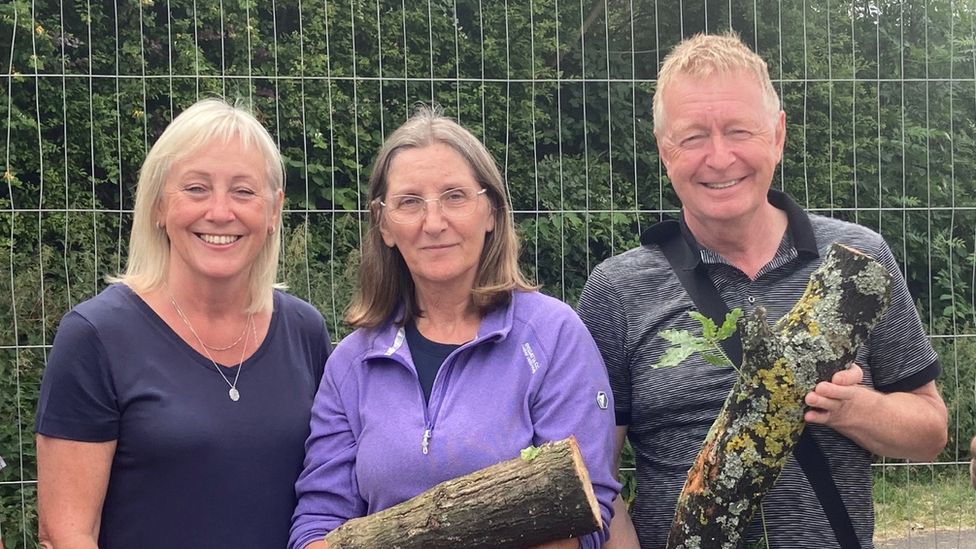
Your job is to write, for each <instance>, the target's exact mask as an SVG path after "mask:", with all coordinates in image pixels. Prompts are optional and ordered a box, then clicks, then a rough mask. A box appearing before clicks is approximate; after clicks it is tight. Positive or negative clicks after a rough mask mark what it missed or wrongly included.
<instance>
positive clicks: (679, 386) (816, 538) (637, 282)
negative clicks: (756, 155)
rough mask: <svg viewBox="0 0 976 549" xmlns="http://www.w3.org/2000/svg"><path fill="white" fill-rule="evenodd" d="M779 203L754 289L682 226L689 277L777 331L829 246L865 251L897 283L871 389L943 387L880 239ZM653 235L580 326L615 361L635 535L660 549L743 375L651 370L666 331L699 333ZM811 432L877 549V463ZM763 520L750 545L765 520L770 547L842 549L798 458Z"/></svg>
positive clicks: (587, 294)
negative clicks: (775, 238)
mask: <svg viewBox="0 0 976 549" xmlns="http://www.w3.org/2000/svg"><path fill="white" fill-rule="evenodd" d="M769 201H770V203H771V204H773V205H774V206H776V207H777V208H779V209H781V210H783V211H784V212H785V213H786V215H787V218H788V223H789V224H788V229H787V231H786V232H785V234H784V236H783V239H782V242H781V243H780V246H779V248H778V250H777V251H776V254H775V256H774V257H773V259H772V260H771V261H770V262H769V263H768V264H767V265H765V266H764V267H763V268H762V269H761V270H760V271H759V273H758V274H757V275H756V277H755V279H750V278H749V277H748V276H746V275H745V274H744V273H742V272H741V271H740V270H739V269H737V268H735V267H733V266H732V265H731V264H729V262H728V261H727V260H725V259H724V258H723V257H722V256H721V255H720V254H718V253H716V252H714V251H712V250H708V249H705V248H702V247H701V246H700V245H699V244H698V243H697V242H696V241H695V239H694V237H693V236H692V235H691V233H690V232H689V231H688V229H687V227H686V226H684V225H683V224H682V236H683V237H684V239H685V242H686V243H687V245H688V248H687V253H686V254H685V259H684V260H685V261H688V266H689V267H693V266H695V265H697V264H698V263H699V262H700V263H701V264H703V265H704V267H705V268H706V271H707V273H708V275H709V277H710V278H711V280H712V282H713V283H714V284H715V287H716V288H717V289H718V291H719V294H720V295H721V296H722V299H723V300H724V301H725V303H726V304H727V305H728V306H729V307H730V308H736V307H738V308H741V309H742V310H743V312H744V313H745V314H747V315H748V314H750V313H751V312H752V311H753V310H754V309H755V308H756V307H758V306H760V305H761V306H763V307H765V308H766V311H767V315H768V319H769V322H770V324H772V323H774V322H776V320H778V319H779V318H780V317H781V316H783V315H784V314H786V313H787V312H788V311H789V310H790V309H791V308H792V307H793V305H794V304H795V303H796V301H797V300H798V299H799V298H800V297H801V296H802V295H803V291H804V289H805V288H806V285H807V281H808V280H809V277H810V274H811V273H812V272H813V270H814V269H816V268H817V266H819V264H820V261H821V254H825V253H826V251H827V249H828V248H829V247H830V245H831V244H833V243H834V242H838V243H842V244H845V245H847V246H850V247H852V248H856V249H858V250H860V251H862V252H864V253H866V254H868V255H870V256H872V257H874V258H875V259H877V260H878V261H879V262H880V263H881V264H883V265H884V266H885V267H886V268H887V269H888V271H889V272H890V273H891V276H892V288H891V306H890V308H889V309H888V311H887V312H886V313H885V316H884V318H883V319H882V320H881V322H880V323H879V324H878V326H877V327H876V328H875V330H874V332H872V334H871V336H870V338H869V339H868V341H867V342H865V344H864V345H862V346H861V348H860V349H859V350H858V353H857V359H856V360H857V363H858V364H859V365H861V367H862V368H863V369H864V384H865V385H867V386H870V387H874V388H875V389H878V390H880V391H884V392H893V391H907V390H912V389H915V388H917V387H920V386H922V385H924V384H926V383H928V382H929V381H932V380H933V379H935V378H936V377H938V375H939V371H940V367H939V362H938V358H937V357H936V354H935V351H934V350H933V349H932V345H931V344H930V342H929V340H928V338H927V337H926V335H925V333H924V331H923V328H922V323H921V320H920V319H919V316H918V312H917V311H916V309H915V306H914V303H913V300H912V297H911V295H910V294H909V292H908V288H907V286H906V284H905V280H904V278H903V277H902V275H901V272H900V271H899V269H898V265H897V263H896V261H895V258H894V256H893V255H892V253H891V250H890V249H889V248H888V246H887V244H886V243H885V242H884V240H883V239H882V237H881V236H880V235H879V234H877V233H875V232H873V231H871V230H869V229H867V228H865V227H862V226H860V225H855V224H852V223H847V222H844V221H840V220H836V219H831V218H827V217H822V216H818V215H813V214H807V213H806V212H804V211H803V210H802V209H801V208H800V207H799V206H798V205H797V204H796V203H795V202H794V201H793V200H792V199H791V198H790V197H789V196H787V195H786V194H784V193H781V192H779V191H774V190H771V191H770V192H769ZM655 230H657V229H656V227H652V228H651V229H649V231H648V232H647V233H645V234H644V235H643V237H642V243H643V245H642V246H641V247H639V248H635V249H632V250H629V251H627V252H624V253H622V254H620V255H618V256H615V257H612V258H610V259H607V260H606V261H604V262H603V263H601V264H599V265H598V266H597V267H596V268H595V269H594V270H593V273H592V274H591V275H590V277H589V279H588V280H587V282H586V286H585V287H584V289H583V293H582V295H581V296H580V300H579V315H580V317H581V318H582V319H583V322H584V323H585V324H586V326H587V327H588V328H589V330H590V332H591V333H592V334H593V337H594V339H595V340H596V342H597V345H598V346H599V347H600V351H601V353H602V355H603V359H604V360H605V361H606V364H607V370H608V372H609V375H610V385H611V387H612V389H613V393H614V400H615V406H616V410H615V411H616V416H617V424H618V425H621V426H624V425H626V426H627V427H628V438H629V440H630V442H631V445H632V446H633V448H634V452H635V455H636V465H637V498H636V500H635V502H634V505H633V507H632V509H631V514H632V516H633V520H634V525H635V527H636V529H637V534H638V537H639V538H640V541H641V546H642V547H644V548H654V549H657V548H661V547H664V546H665V544H666V542H667V537H668V532H669V530H670V525H671V519H672V517H673V515H674V508H675V504H676V502H677V498H678V494H679V492H680V491H681V488H682V486H683V485H684V481H685V478H686V477H687V472H688V469H689V468H690V467H691V465H692V462H693V461H694V458H695V456H696V455H697V453H698V450H699V449H700V447H701V443H702V441H704V439H705V435H706V434H707V432H708V429H709V427H710V426H711V424H712V422H713V421H714V420H715V417H716V416H717V415H718V412H719V410H720V409H721V407H722V405H723V403H724V402H725V399H726V397H727V396H728V394H729V391H730V390H731V388H732V385H733V383H734V382H735V378H736V372H735V371H734V370H732V369H731V368H723V367H716V366H712V365H710V364H709V363H707V362H706V361H705V360H704V359H702V358H701V357H700V356H698V355H695V356H693V357H691V358H689V359H688V360H686V361H685V362H684V363H682V364H681V365H679V366H677V367H675V368H662V369H654V368H652V367H651V366H652V365H653V364H656V363H657V362H658V360H659V359H660V357H661V355H662V354H663V353H664V351H665V349H666V348H667V347H668V343H667V341H665V340H664V339H662V338H661V337H659V336H658V335H657V334H658V333H659V332H660V331H661V330H667V329H677V330H690V331H692V332H694V333H700V332H701V327H700V325H699V324H698V323H697V322H696V321H695V320H693V319H692V318H691V317H689V316H688V312H689V311H692V310H696V307H695V305H694V304H693V303H692V301H691V299H690V298H689V296H688V294H687V293H686V292H685V290H684V288H683V287H682V286H681V283H680V282H679V281H678V279H677V278H676V277H675V276H674V274H673V272H672V270H671V267H670V264H669V263H668V260H667V259H666V258H665V257H664V255H663V254H662V253H661V249H660V247H659V245H658V244H657V243H655V242H653V240H654V239H655V234H654V231H655ZM807 428H808V429H810V430H811V431H812V435H813V437H814V439H815V440H816V441H817V443H818V444H819V446H820V448H821V449H822V450H823V453H824V454H825V455H826V457H827V461H828V465H829V467H830V470H831V473H832V475H833V477H834V481H835V483H836V485H837V487H838V490H839V491H840V495H841V497H842V499H843V500H844V504H845V506H846V507H847V509H848V511H849V513H850V516H851V522H852V524H853V526H854V529H855V531H856V532H857V535H858V538H859V539H860V542H861V546H862V547H864V548H871V547H873V546H874V545H873V542H872V535H873V530H874V509H873V504H872V495H871V470H870V465H871V461H872V456H871V454H870V452H868V451H867V450H864V449H863V448H861V447H859V446H857V445H856V444H854V443H853V442H852V441H851V440H849V439H848V438H846V437H844V436H842V435H840V434H838V433H836V432H835V431H833V430H832V429H830V428H826V427H822V426H818V425H810V426H808V427H807ZM762 515H763V516H760V513H757V516H756V519H755V521H754V522H753V524H752V526H751V527H750V530H749V533H748V534H747V537H748V540H749V542H750V543H751V542H753V541H756V540H758V539H759V538H760V537H762V535H763V532H764V530H763V524H762V519H763V517H764V518H765V533H766V536H767V537H768V541H769V546H770V547H773V548H796V549H803V548H809V549H825V548H831V547H838V544H837V541H836V538H835V536H834V534H833V531H832V530H831V528H830V525H829V524H828V522H827V518H826V516H825V515H824V512H823V510H822V509H821V507H820V503H819V501H818V500H817V497H816V495H815V494H814V493H813V491H812V489H811V487H810V484H809V482H808V481H807V479H806V477H805V475H804V473H803V471H802V470H801V469H800V468H799V466H798V465H797V463H796V461H795V459H793V458H792V457H790V459H789V461H788V462H787V464H786V467H785V468H784V469H783V472H782V474H781V475H780V478H779V479H778V480H777V482H776V485H775V486H774V487H773V489H772V490H771V491H770V492H769V493H768V494H767V495H766V498H765V499H764V501H763V512H762Z"/></svg>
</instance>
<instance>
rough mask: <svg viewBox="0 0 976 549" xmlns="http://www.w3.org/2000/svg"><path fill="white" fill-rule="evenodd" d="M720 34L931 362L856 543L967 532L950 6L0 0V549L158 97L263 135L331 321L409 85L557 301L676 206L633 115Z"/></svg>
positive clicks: (974, 252)
mask: <svg viewBox="0 0 976 549" xmlns="http://www.w3.org/2000/svg"><path fill="white" fill-rule="evenodd" d="M729 28H732V29H735V30H736V31H738V32H739V33H740V34H741V35H742V37H743V39H744V40H745V41H746V42H747V43H748V44H750V45H752V46H753V47H754V48H755V49H756V51H758V52H759V53H760V54H761V55H762V56H763V57H764V58H765V59H766V60H767V63H768V65H769V68H770V73H771V75H772V77H773V79H774V84H775V86H776V87H777V89H778V91H779V93H780V95H781V98H782V101H783V105H784V109H785V111H786V113H787V126H788V129H787V135H788V138H787V139H788V142H787V150H786V153H785V155H784V161H783V163H782V165H781V168H780V170H779V174H778V177H777V179H776V181H775V182H774V185H775V186H777V187H778V188H781V189H784V190H786V191H787V192H789V193H790V194H792V195H793V196H794V197H795V198H796V199H797V201H798V202H799V203H800V204H801V205H803V206H805V207H806V208H808V209H809V210H811V211H814V212H817V213H822V214H825V215H830V216H834V217H839V218H843V219H847V220H850V221H854V222H857V223H861V224H863V225H866V226H868V227H870V228H872V229H875V230H877V231H879V232H880V233H881V234H882V235H884V236H885V238H886V239H887V241H888V242H889V244H890V245H891V247H892V249H893V250H894V251H895V254H896V256H897V257H898V259H899V261H900V263H901V265H902V266H903V268H904V273H905V276H906V278H907V280H908V282H909V285H910V288H911V290H912V292H913V295H914V296H915V297H916V299H917V302H918V306H919V310H920V311H921V314H922V318H923V321H924V322H925V324H926V327H927V330H928V332H929V334H930V336H931V337H932V340H933V342H934V344H935V346H936V348H937V350H938V352H939V354H940V359H941V362H942V366H943V376H942V378H941V380H940V388H941V390H942V392H943V395H944V397H945V399H946V402H947V404H948V406H949V409H950V421H951V423H950V443H949V446H948V447H947V449H946V450H945V452H943V454H942V456H940V458H939V461H937V462H935V463H931V464H922V465H918V464H916V465H911V466H909V465H906V464H903V463H892V462H890V461H879V463H878V467H877V474H876V477H877V483H876V485H877V486H876V498H875V499H876V505H877V513H878V531H879V539H880V538H886V537H890V538H910V541H911V539H912V538H913V537H914V539H917V540H918V543H919V544H922V543H927V542H926V541H923V538H922V537H920V536H921V535H922V533H923V532H925V533H927V532H931V531H933V530H936V531H938V534H937V535H938V536H942V538H941V539H943V540H948V541H950V542H951V541H952V540H962V539H963V537H964V535H965V532H967V531H970V530H972V529H974V528H976V498H974V496H973V490H971V489H970V488H969V487H968V476H967V473H966V464H967V463H968V459H969V458H968V441H969V439H970V437H971V436H972V435H974V434H976V425H974V423H976V295H974V290H973V288H974V286H976V173H974V171H976V142H974V133H976V124H974V122H976V17H974V5H973V3H972V2H971V1H953V0H930V1H927V2H909V1H885V0H876V1H843V2H841V1H836V0H835V1H830V0H811V1H806V2H787V1H782V0H779V1H772V0H766V1H759V0H748V1H733V0H725V1H707V0H697V1H678V2H658V1H655V0H627V1H618V0H613V1H611V0H593V1H590V0H577V1H575V2H567V1H560V0H524V1H522V2H509V1H502V0H478V1H475V0H438V1H434V0H428V1H427V2H406V1H404V0H399V1H394V0H349V1H344V2H330V1H319V2H302V1H298V0H293V1H273V0H256V1H252V0H237V1H233V2H232V1H222V0H221V1H201V0H131V1H121V0H120V1H116V2H108V1H101V2H99V1H94V2H93V1H90V0H89V1H85V2H58V1H53V0H52V1H46V2H45V1H32V2H27V1H25V0H13V1H11V2H8V3H5V4H3V5H0V46H2V49H0V62H2V64H3V68H2V69H0V72H2V75H3V84H4V85H3V88H2V90H0V103H2V105H3V110H2V111H0V114H2V117H3V128H4V131H3V132H2V133H0V154H2V155H3V159H2V164H3V168H4V173H3V182H2V183H3V184H2V185H0V241H2V248H0V258H2V259H0V261H2V262H3V263H2V264H0V295H3V296H4V297H3V299H0V354H2V358H0V455H2V456H3V459H4V460H6V463H7V467H6V468H3V469H0V528H2V530H0V536H2V537H3V539H4V541H5V542H6V543H7V546H8V547H33V546H35V545H36V511H35V506H34V499H35V493H36V486H35V484H36V481H35V478H36V473H35V463H36V462H35V452H34V446H33V435H32V426H33V414H34V409H35V405H36V402H37V391H38V386H39V382H40V377H41V374H42V372H43V368H44V363H45V359H46V355H47V352H48V351H49V348H50V344H51V341H52V340H53V334H54V332H55V330H56V328H57V325H58V320H59V319H60V317H61V315H62V314H64V312H66V311H67V310H68V309H70V308H71V307H72V306H74V305H76V304H78V303H79V302H81V301H83V300H84V299H86V298H88V297H90V296H92V295H94V294H95V293H97V292H98V291H99V290H100V289H101V288H103V287H104V282H103V279H102V277H103V276H104V275H105V274H109V273H115V272H118V271H119V270H120V269H121V267H122V266H124V263H125V257H126V253H127V249H126V246H127V243H126V240H127V235H128V230H129V224H130V221H131V207H132V203H133V188H134V184H135V181H136V178H137V176H138V169H139V165H140V163H141V161H142V159H143V157H144V155H145V152H146V151H147V149H148V147H149V145H150V144H151V143H152V142H153V141H154V139H155V137H156V136H158V134H159V133H160V132H161V131H162V129H163V128H164V127H165V125H166V124H167V123H168V122H169V121H170V120H171V119H172V117H173V116H174V114H175V113H178V112H179V111H180V110H181V109H183V108H185V107H186V106H188V105H189V104H191V103H192V102H194V101H195V100H197V99H198V98H201V97H206V96H210V95H222V96H225V97H230V98H239V99H240V100H241V101H243V102H245V103H246V104H248V105H249V106H251V108H252V109H253V110H254V111H255V112H256V113H257V114H258V116H259V118H260V119H261V120H262V122H263V123H264V124H265V125H266V126H267V127H268V128H269V130H270V131H271V133H272V135H274V136H275V137H276V139H277V140H278V143H279V146H280V148H281V150H282V152H283V154H284V156H285V158H286V168H287V183H286V185H287V189H286V217H285V224H286V230H285V231H284V234H283V235H282V238H283V244H284V247H283V250H284V253H283V254H282V262H281V273H282V278H283V279H284V280H285V281H286V282H287V283H288V284H289V286H290V288H291V291H292V292H293V293H295V294H297V295H299V296H300V297H303V298H305V299H307V300H309V301H310V302H312V303H313V304H315V305H316V306H317V307H318V308H319V309H320V310H321V311H322V312H323V313H324V314H325V315H326V318H327V320H328V322H329V324H330V330H331V331H332V333H333V334H336V335H337V336H341V335H343V334H345V333H347V332H348V329H347V328H346V327H344V326H343V325H342V323H341V316H342V310H343V308H344V307H345V305H346V303H347V302H348V298H349V295H350V291H351V288H352V284H353V282H352V278H353V276H352V275H353V273H354V272H355V269H356V264H357V258H358V256H357V253H358V251H357V250H358V244H359V242H360V240H361V238H362V235H363V231H364V218H363V214H364V207H365V204H364V196H365V192H364V189H365V184H366V180H367V177H368V173H369V163H370V160H371V158H372V156H373V154H374V153H375V151H376V150H377V149H378V147H379V145H380V143H381V142H382V139H383V136H384V135H386V134H387V133H389V132H390V131H391V130H392V129H394V128H395V127H396V126H398V125H399V123H401V122H402V121H403V120H405V119H406V117H407V116H408V115H409V113H410V112H411V110H412V108H413V107H414V105H416V104H417V103H431V102H436V103H439V104H440V105H442V106H443V107H444V109H445V111H446V112H447V114H449V115H450V116H452V117H456V118H457V119H458V120H459V121H460V122H461V123H462V124H464V125H465V126H467V127H468V128H470V129H471V130H472V131H473V132H474V133H475V135H478V136H479V137H481V138H482V139H483V141H484V142H485V143H486V144H487V145H488V147H489V149H490V150H491V151H492V152H493V153H494V154H495V157H496V158H497V160H498V162H499V164H500V166H501V169H502V172H503V175H504V176H505V178H506V183H507V185H508V187H509V192H510V196H511V200H512V205H513V208H514V211H515V217H516V222H517V223H518V227H519V231H520V235H521V238H522V242H523V257H522V260H523V265H525V266H526V268H527V270H528V271H530V273H531V274H532V275H533V276H534V277H535V278H536V279H537V280H539V281H540V282H541V283H543V284H544V291H545V292H547V293H550V294H552V295H554V296H556V297H559V298H561V299H564V300H566V301H567V302H570V303H571V304H572V303H575V300H576V298H577V297H578V295H579V291H580V290H581V288H582V285H583V282H584V281H585V279H586V276H587V274H588V273H589V272H590V270H591V269H592V268H593V267H594V266H595V265H596V263H598V262H599V261H600V260H602V259H604V258H606V257H608V256H610V255H612V254H615V253H619V252H621V251H623V250H625V249H627V248H629V247H632V246H634V245H636V244H637V236H638V235H639V233H640V231H641V229H643V228H646V227H647V226H648V225H649V224H651V223H653V222H655V221H657V220H659V219H660V218H661V217H662V216H663V215H667V214H672V213H674V212H675V211H676V209H677V207H678V202H677V200H676V198H675V196H674V194H673V192H672V191H671V189H670V187H669V185H668V183H667V180H666V178H665V177H664V173H663V169H662V166H661V164H660V162H659V161H658V157H657V151H656V147H655V145H654V138H653V133H652V120H651V96H652V94H653V90H654V81H655V78H656V74H657V67H658V65H659V63H660V61H661V59H662V57H663V56H664V55H665V54H666V53H667V52H668V51H669V49H670V48H671V46H672V45H674V44H675V43H676V42H677V41H679V40H680V39H681V37H683V36H688V35H690V34H692V33H695V32H720V31H724V30H726V29H729ZM960 543H962V542H961V541H960ZM917 546H918V547H922V546H924V545H917Z"/></svg>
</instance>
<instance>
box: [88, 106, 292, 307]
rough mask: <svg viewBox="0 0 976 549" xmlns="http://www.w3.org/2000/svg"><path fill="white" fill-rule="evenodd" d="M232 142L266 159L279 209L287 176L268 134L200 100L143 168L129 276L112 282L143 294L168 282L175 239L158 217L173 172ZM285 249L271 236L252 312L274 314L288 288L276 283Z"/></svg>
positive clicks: (246, 118)
mask: <svg viewBox="0 0 976 549" xmlns="http://www.w3.org/2000/svg"><path fill="white" fill-rule="evenodd" d="M232 139H239V140H240V141H241V144H242V145H243V146H244V148H246V149H250V148H252V147H253V148H254V149H256V151H257V153H258V154H260V155H261V157H262V158H263V159H264V161H265V165H266V167H267V176H268V184H269V186H270V187H271V192H272V200H273V201H274V202H273V204H277V200H276V197H277V194H278V191H280V190H281V189H282V187H283V185H284V180H285V174H284V166H283V164H282V160H281V154H280V153H279V152H278V147H277V145H275V142H274V139H272V138H271V135H270V134H269V133H268V130H266V129H265V128H264V126H262V125H261V123H260V122H258V120H257V119H256V118H254V116H253V115H252V114H251V113H249V112H247V111H246V110H244V109H243V108H242V107H240V106H237V105H230V104H229V103H227V102H225V101H224V100H222V99H204V100H202V101H198V102H197V103H194V104H193V105H192V106H191V107H190V108H188V109H186V110H185V111H183V112H182V113H181V114H180V115H179V116H177V117H176V118H174V119H173V121H172V122H170V124H169V126H167V127H166V129H165V130H164V131H163V134H162V135H160V136H159V139H158V140H156V143H155V144H154V145H153V146H152V148H151V149H150V150H149V154H147V155H146V160H145V161H144V162H143V163H142V169H141V170H140V172H139V182H138V185H137V187H136V202H135V208H134V211H133V216H132V233H131V235H130V236H129V257H128V260H127V261H126V268H125V272H124V273H122V274H120V275H118V276H110V277H106V279H107V280H108V281H109V282H121V283H123V284H126V285H127V286H129V287H130V288H132V289H133V290H134V291H137V292H147V291H151V290H154V289H156V288H159V287H160V286H162V285H163V284H164V283H165V281H166V275H167V272H168V269H169V261H170V251H169V238H168V237H167V235H166V230H165V228H164V227H160V226H159V225H158V224H157V222H158V220H157V219H156V214H157V211H158V206H159V203H160V200H161V198H162V195H163V189H164V187H165V185H166V178H167V177H168V176H169V172H170V169H171V168H172V167H173V165H174V164H176V163H178V162H179V161H180V160H182V159H184V158H186V157H188V156H190V155H192V154H193V153H195V152H196V151H198V150H199V149H200V148H201V147H204V146H206V145H208V144H210V143H211V142H213V141H215V140H218V141H220V142H222V143H227V142H229V141H230V140H232ZM275 207H277V206H275ZM277 213H278V226H277V227H275V229H276V233H277V234H280V233H281V231H280V229H281V211H280V209H279V211H278V212H277ZM280 248H281V242H280V240H279V238H276V237H275V236H274V235H272V236H269V237H268V238H267V241H266V242H265V245H264V247H263V248H262V249H261V251H260V252H259V253H258V256H257V258H255V261H254V264H253V265H252V266H251V272H250V273H249V274H250V276H249V285H248V303H247V310H248V311H249V312H259V311H264V310H269V311H270V310H271V309H272V308H273V306H274V298H273V291H272V290H273V288H276V287H283V286H282V285H280V284H276V283H275V280H276V278H277V276H278V253H279V251H280Z"/></svg>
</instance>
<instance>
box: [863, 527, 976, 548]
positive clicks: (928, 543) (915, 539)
mask: <svg viewBox="0 0 976 549" xmlns="http://www.w3.org/2000/svg"><path fill="white" fill-rule="evenodd" d="M875 545H876V547H877V549H976V530H941V531H938V530H937V531H934V532H919V533H917V534H912V536H911V537H910V538H899V539H889V540H885V541H879V542H877V543H876V544H875Z"/></svg>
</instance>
